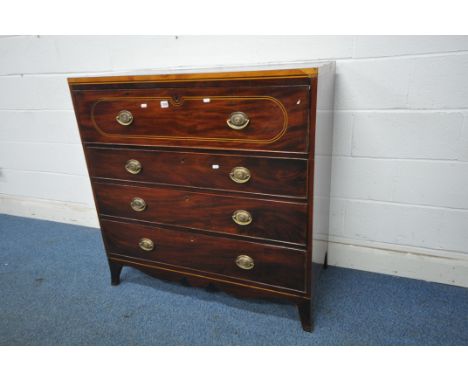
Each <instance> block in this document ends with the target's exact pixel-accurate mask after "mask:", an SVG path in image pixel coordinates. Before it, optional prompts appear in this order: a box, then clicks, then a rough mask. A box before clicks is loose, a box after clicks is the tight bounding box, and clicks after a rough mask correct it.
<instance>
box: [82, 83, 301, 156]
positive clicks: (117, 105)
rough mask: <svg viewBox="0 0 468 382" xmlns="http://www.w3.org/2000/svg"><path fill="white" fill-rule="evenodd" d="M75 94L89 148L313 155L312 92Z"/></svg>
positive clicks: (244, 89)
mask: <svg viewBox="0 0 468 382" xmlns="http://www.w3.org/2000/svg"><path fill="white" fill-rule="evenodd" d="M73 94H74V103H75V108H76V109H77V111H78V113H77V118H78V123H79V125H80V130H81V136H82V139H83V141H84V142H88V143H89V142H92V143H97V142H99V143H120V144H144V145H155V146H178V147H179V146H196V147H207V148H210V147H218V148H219V147H222V148H233V149H249V150H257V149H258V150H263V151H265V150H267V151H268V150H272V151H293V152H306V151H307V130H308V116H309V113H308V108H309V87H308V86H289V87H288V86H282V87H232V88H223V87H220V88H172V89H171V88H159V89H149V90H107V91H106V90H104V91H102V90H101V91H74V92H73Z"/></svg>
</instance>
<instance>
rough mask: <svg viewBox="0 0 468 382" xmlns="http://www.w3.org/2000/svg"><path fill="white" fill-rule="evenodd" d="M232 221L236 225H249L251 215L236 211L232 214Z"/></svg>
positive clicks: (246, 212)
mask: <svg viewBox="0 0 468 382" xmlns="http://www.w3.org/2000/svg"><path fill="white" fill-rule="evenodd" d="M232 220H234V222H235V223H236V224H238V225H249V224H250V223H252V215H251V214H250V212H249V211H245V210H237V211H234V213H233V214H232Z"/></svg>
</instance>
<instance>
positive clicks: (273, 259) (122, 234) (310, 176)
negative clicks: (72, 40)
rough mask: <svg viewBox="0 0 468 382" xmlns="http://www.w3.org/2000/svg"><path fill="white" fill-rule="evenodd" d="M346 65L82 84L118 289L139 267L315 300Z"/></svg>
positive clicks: (85, 140) (305, 318)
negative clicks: (340, 75)
mask: <svg viewBox="0 0 468 382" xmlns="http://www.w3.org/2000/svg"><path fill="white" fill-rule="evenodd" d="M333 79H334V64H332V63H331V64H322V65H320V66H317V67H314V68H307V69H283V70H261V71H241V72H229V73H227V72H224V73H223V72H220V73H192V74H177V75H176V74H171V75H144V76H120V77H98V78H89V77H86V78H70V79H69V80H68V82H69V86H70V91H71V94H72V99H73V104H74V108H75V114H76V118H77V121H78V126H79V130H80V135H81V140H82V144H83V149H84V152H85V157H86V161H87V166H88V171H89V175H90V178H91V184H92V189H93V193H94V199H95V203H96V208H97V212H98V216H99V221H100V225H101V232H102V236H103V240H104V245H105V248H106V252H107V258H108V262H109V267H110V273H111V281H112V284H113V285H117V284H119V281H120V272H121V270H122V267H123V266H131V267H135V268H138V269H140V270H143V271H144V272H146V273H148V274H150V275H153V276H156V277H160V278H165V279H169V280H174V281H179V280H184V281H186V282H188V283H189V284H190V285H193V286H215V287H217V288H219V289H221V290H224V291H227V292H229V293H233V294H235V295H239V296H245V297H267V298H281V299H288V300H290V301H292V302H293V303H295V304H297V306H298V308H299V314H300V318H301V322H302V326H303V328H304V330H308V331H310V330H312V306H313V304H312V302H313V297H314V286H315V284H316V282H317V276H318V273H317V272H316V270H319V269H320V268H321V266H322V265H323V264H324V261H325V255H326V251H327V242H328V214H329V186H330V167H331V166H330V163H331V145H332V125H333V110H332V109H333Z"/></svg>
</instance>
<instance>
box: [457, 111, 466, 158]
mask: <svg viewBox="0 0 468 382" xmlns="http://www.w3.org/2000/svg"><path fill="white" fill-rule="evenodd" d="M458 158H459V159H460V160H462V161H465V162H468V113H464V121H463V131H462V136H461V139H460V146H459V155H458Z"/></svg>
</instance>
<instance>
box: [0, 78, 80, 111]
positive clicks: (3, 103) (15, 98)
mask: <svg viewBox="0 0 468 382" xmlns="http://www.w3.org/2000/svg"><path fill="white" fill-rule="evenodd" d="M5 109H19V110H25V109H56V110H57V109H58V110H71V109H72V102H71V98H70V92H69V89H68V84H67V79H66V77H65V76H9V77H0V110H5Z"/></svg>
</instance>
